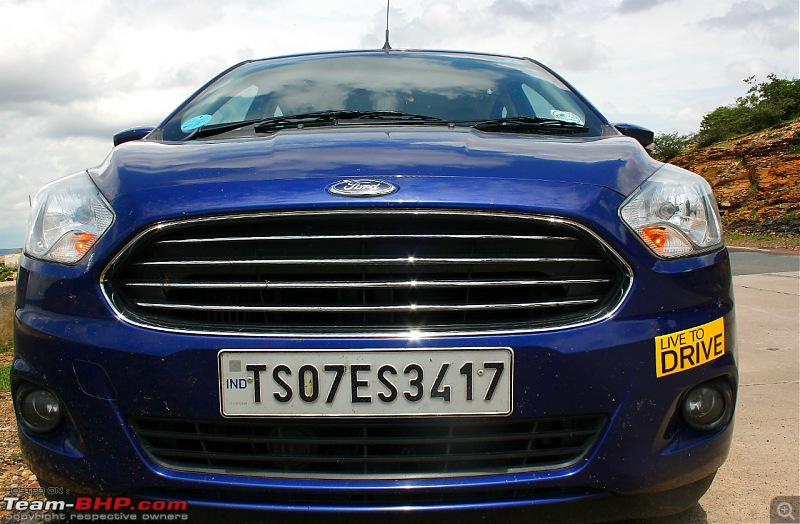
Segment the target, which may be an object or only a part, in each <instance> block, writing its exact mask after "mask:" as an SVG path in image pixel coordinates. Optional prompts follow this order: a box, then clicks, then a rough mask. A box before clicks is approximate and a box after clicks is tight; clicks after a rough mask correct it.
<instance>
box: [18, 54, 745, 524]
mask: <svg viewBox="0 0 800 524" xmlns="http://www.w3.org/2000/svg"><path fill="white" fill-rule="evenodd" d="M652 141H653V133H652V132H650V131H647V130H646V129H643V128H640V127H637V126H634V125H630V124H610V123H609V122H608V121H607V120H606V118H604V117H603V116H602V115H601V114H600V113H599V112H598V111H597V110H596V109H595V108H594V107H593V106H592V105H591V104H590V103H589V102H588V101H587V100H586V99H585V98H584V97H583V96H582V95H580V94H579V93H578V92H577V91H576V90H575V89H573V88H572V87H571V86H570V85H569V84H568V83H567V82H566V81H564V80H563V79H561V78H560V77H559V76H558V75H556V74H555V73H554V72H553V71H551V70H550V69H548V68H547V67H545V66H544V65H542V64H540V63H538V62H535V61H533V60H530V59H523V58H513V57H506V56H492V55H482V54H468V53H455V52H428V51H395V50H388V49H386V50H376V51H357V52H336V53H321V54H308V55H299V56H287V57H280V58H272V59H265V60H254V61H247V62H243V63H241V64H238V65H236V66H234V67H232V68H230V69H228V70H227V71H225V72H223V73H222V74H220V75H219V76H217V77H216V78H214V79H213V80H211V81H210V82H209V83H208V84H206V85H205V86H203V87H202V88H201V89H200V90H199V91H197V92H196V93H195V94H194V95H193V96H191V97H190V98H189V99H188V100H187V101H186V102H184V103H183V104H182V105H181V106H180V107H178V108H177V109H176V110H175V111H174V112H173V113H172V114H171V115H169V116H168V117H167V118H166V119H165V120H164V121H163V122H162V123H161V124H160V125H159V126H158V127H155V128H136V129H131V130H127V131H123V132H121V133H119V134H117V135H116V136H115V137H114V143H115V147H114V149H113V150H112V152H111V154H110V155H109V156H108V157H107V158H106V160H105V161H104V162H103V163H102V164H101V165H99V166H98V167H95V168H92V169H89V170H87V171H85V172H81V173H78V174H75V175H73V176H69V177H66V178H63V179H60V180H57V181H55V182H53V183H51V184H49V185H47V186H45V187H44V188H43V189H42V190H41V191H40V192H39V194H38V195H37V196H36V198H35V199H34V201H33V207H32V214H31V219H30V226H29V231H28V236H27V242H26V245H25V250H24V255H23V257H22V260H21V264H20V272H19V283H18V294H17V297H18V299H17V306H16V318H15V352H16V353H15V360H14V363H13V366H12V394H13V399H14V405H15V409H16V413H17V419H18V422H19V432H20V441H21V446H22V451H23V454H24V456H25V458H26V460H27V461H28V463H29V465H30V468H31V469H32V470H33V471H34V472H35V474H36V475H37V477H38V479H39V481H40V482H41V484H42V485H43V486H45V487H47V489H48V493H49V494H50V495H52V497H53V498H54V499H57V498H59V496H63V499H64V500H67V499H68V495H69V496H71V497H72V500H73V504H74V505H73V506H72V507H73V509H74V510H76V511H79V510H88V509H91V510H100V511H105V510H115V511H116V510H119V511H129V510H133V509H136V510H141V509H167V510H168V509H170V508H179V507H180V508H184V509H187V511H189V512H192V511H196V512H198V513H200V514H203V515H211V514H213V513H214V512H215V511H216V512H218V514H220V515H223V516H225V518H229V517H227V515H229V512H231V511H237V512H242V514H243V515H247V514H250V517H249V518H252V519H255V520H261V519H265V520H266V519H268V518H272V517H270V516H271V515H274V516H276V517H275V519H280V518H291V517H293V516H294V517H297V518H299V519H307V518H310V517H311V515H312V514H313V515H316V516H320V517H321V518H340V519H343V521H347V522H350V521H352V519H353V518H366V519H368V520H375V519H378V518H384V517H387V518H392V517H398V518H401V517H403V516H410V517H411V518H412V519H413V520H414V521H415V522H418V521H419V520H420V519H423V520H424V519H426V518H433V517H434V516H435V517H436V518H437V519H439V518H442V517H447V516H448V515H453V516H456V515H458V516H459V518H460V516H461V515H465V516H479V517H480V518H483V519H485V520H484V521H491V519H497V521H503V520H502V519H507V518H508V519H510V518H512V517H513V516H514V515H518V516H522V517H524V516H530V517H531V518H533V517H537V518H540V519H543V520H558V519H560V518H569V519H570V520H576V519H582V520H587V521H593V520H594V521H600V520H609V519H622V518H631V517H644V516H650V515H662V514H669V513H675V512H679V511H683V510H685V509H686V508H689V507H691V506H692V505H694V504H695V503H696V501H697V500H698V499H699V498H700V497H701V496H702V495H703V493H705V491H706V490H707V488H708V487H709V485H710V484H711V482H712V480H713V478H714V475H715V473H716V471H717V470H718V468H719V467H720V466H721V465H722V464H723V462H724V461H725V459H726V457H727V454H728V450H729V447H730V444H731V436H732V431H733V422H732V420H733V411H734V405H735V401H736V387H737V381H738V375H737V367H736V360H737V357H736V349H735V318H734V303H733V295H732V285H731V271H730V261H729V257H728V252H727V250H726V248H725V245H724V239H723V235H722V227H721V223H720V216H719V212H718V210H717V205H716V203H715V200H714V197H713V195H712V192H711V189H710V187H709V185H708V184H707V183H706V182H705V181H704V180H703V179H702V178H701V177H699V176H697V175H695V174H693V173H690V172H688V171H685V170H683V169H680V168H678V167H675V166H672V165H668V164H663V163H660V162H657V161H655V160H654V159H652V158H651V157H650V155H649V154H648V152H647V151H646V149H645V147H647V146H650V145H651V144H652ZM76 500H77V502H75V501H76ZM175 501H177V502H180V503H182V504H183V505H182V506H181V505H175V506H171V505H166V506H165V504H166V502H175ZM67 507H69V506H67ZM243 518H245V517H243ZM275 519H273V520H275ZM486 519H488V520H486Z"/></svg>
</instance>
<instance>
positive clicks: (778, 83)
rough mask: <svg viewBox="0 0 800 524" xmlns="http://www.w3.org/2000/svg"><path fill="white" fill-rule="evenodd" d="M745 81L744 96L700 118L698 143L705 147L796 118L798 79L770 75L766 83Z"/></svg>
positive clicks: (798, 113)
mask: <svg viewBox="0 0 800 524" xmlns="http://www.w3.org/2000/svg"><path fill="white" fill-rule="evenodd" d="M745 82H746V83H747V84H748V85H749V86H750V88H749V89H748V90H747V94H746V95H745V96H743V97H739V98H737V99H736V103H735V104H733V105H729V106H722V107H718V108H716V109H715V110H713V111H712V112H710V113H708V114H707V115H706V116H704V117H703V120H702V122H701V123H700V131H699V132H698V133H697V143H698V145H700V146H701V147H703V146H708V145H711V144H713V143H715V142H719V141H721V140H725V139H727V138H730V137H732V136H736V135H741V134H745V133H753V132H755V131H761V130H762V129H766V128H768V127H771V126H774V125H775V124H777V123H779V122H783V121H786V120H791V119H793V118H797V117H800V80H798V79H792V80H787V79H785V78H778V77H777V76H775V75H773V74H770V75H767V81H766V82H761V83H756V80H755V77H753V76H751V77H750V78H747V79H745Z"/></svg>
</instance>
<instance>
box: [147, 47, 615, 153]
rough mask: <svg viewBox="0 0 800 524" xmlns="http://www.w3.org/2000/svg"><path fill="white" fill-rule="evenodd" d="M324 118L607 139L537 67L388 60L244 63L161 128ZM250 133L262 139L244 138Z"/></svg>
mask: <svg viewBox="0 0 800 524" xmlns="http://www.w3.org/2000/svg"><path fill="white" fill-rule="evenodd" d="M323 111H352V112H375V111H387V112H389V111H391V112H398V113H406V114H411V115H422V116H427V117H432V118H435V119H440V120H443V121H446V122H453V123H473V124H474V123H477V122H482V121H487V120H494V119H506V118H517V117H530V118H537V119H548V120H555V121H559V122H564V123H567V124H577V125H580V126H586V128H587V130H586V133H585V134H586V135H594V136H596V135H600V134H601V131H602V121H601V120H600V118H599V117H598V116H597V115H596V114H595V113H594V112H593V111H592V110H591V108H589V107H588V106H587V105H586V104H585V103H584V102H583V101H582V100H581V99H580V98H579V97H578V96H577V95H576V94H575V93H573V92H572V91H571V90H569V89H568V88H567V87H566V86H565V85H564V84H563V83H562V82H560V81H559V80H558V79H557V78H555V77H554V76H553V75H551V74H550V73H548V72H547V71H546V70H544V69H542V68H540V67H538V66H537V65H536V64H534V63H532V62H530V61H527V60H520V59H513V58H499V57H480V56H473V55H456V54H430V53H405V52H393V53H382V52H381V53H363V54H358V53H354V54H331V55H313V56H302V57H292V58H282V59H272V60H263V61H257V62H250V63H246V64H244V65H242V66H240V67H238V68H236V69H234V70H232V71H231V72H229V73H227V74H226V75H224V76H222V77H220V78H218V79H217V80H216V81H214V82H213V83H212V84H210V85H209V86H207V87H206V88H205V89H204V90H203V91H201V92H200V93H199V94H198V95H196V96H195V97H194V98H193V99H191V100H190V101H188V103H186V104H184V106H183V107H182V108H181V109H180V110H179V111H177V112H176V113H175V114H174V115H173V116H172V117H171V118H169V119H168V120H167V121H166V122H165V123H164V124H163V125H162V126H161V129H160V131H161V138H162V139H164V140H183V139H185V138H187V137H189V136H190V135H192V134H194V133H196V132H197V130H198V129H201V128H209V127H213V126H216V125H220V124H230V123H236V122H258V121H262V120H267V119H272V118H276V117H290V116H294V115H305V114H309V113H318V112H323ZM373 123H374V122H373ZM406 123H407V124H410V125H414V124H415V123H416V122H415V121H414V120H408V121H407V122H406ZM365 125H366V122H365ZM242 132H246V133H250V134H252V133H255V132H256V129H254V128H253V127H250V128H249V129H248V130H245V131H243V130H238V131H237V133H238V134H237V136H241V133H242Z"/></svg>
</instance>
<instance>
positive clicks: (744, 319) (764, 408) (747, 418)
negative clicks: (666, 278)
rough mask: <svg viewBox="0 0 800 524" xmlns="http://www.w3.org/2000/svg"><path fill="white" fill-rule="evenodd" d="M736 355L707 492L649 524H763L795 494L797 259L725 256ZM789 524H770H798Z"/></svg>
mask: <svg viewBox="0 0 800 524" xmlns="http://www.w3.org/2000/svg"><path fill="white" fill-rule="evenodd" d="M731 267H732V269H733V274H734V278H733V282H734V288H735V291H734V292H735V299H736V318H737V334H738V351H739V379H740V384H739V398H738V401H737V406H736V419H735V430H734V439H733V446H732V448H731V453H730V456H729V457H728V461H727V462H726V463H725V465H723V467H722V468H721V469H720V470H719V473H718V474H717V478H716V479H715V481H714V484H712V485H711V489H709V491H708V493H706V495H705V496H704V497H703V498H702V499H700V502H699V504H697V505H696V506H695V507H694V508H692V509H690V510H689V511H687V512H685V513H683V514H680V515H676V516H672V517H665V518H662V519H655V520H650V521H647V522H648V523H651V524H656V523H658V524H666V523H676V524H689V523H691V524H697V523H729V522H730V523H739V522H764V523H766V522H770V515H771V511H770V508H771V506H775V508H777V504H776V503H774V502H773V499H774V497H778V496H794V497H797V496H798V495H800V443H798V434H800V256H798V255H796V254H795V255H789V254H781V253H775V252H767V251H758V250H744V249H731ZM798 506H800V504H798V503H797V502H796V501H795V502H794V508H793V510H794V511H793V513H792V515H793V516H794V518H793V519H792V518H790V519H781V518H775V517H776V516H775V511H774V509H773V512H772V516H773V520H772V521H773V522H798V517H799V516H800V515H798V512H799V511H800V507H798Z"/></svg>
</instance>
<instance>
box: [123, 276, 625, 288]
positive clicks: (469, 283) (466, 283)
mask: <svg viewBox="0 0 800 524" xmlns="http://www.w3.org/2000/svg"><path fill="white" fill-rule="evenodd" d="M609 282H610V279H608V278H584V279H562V280H555V279H554V280H459V281H453V280H421V281H414V280H408V281H403V282H397V281H374V282H264V283H261V282H199V283H191V282H190V283H186V282H183V283H173V282H125V283H124V284H123V285H124V286H128V287H153V288H167V289H168V288H172V289H323V288H332V289H339V288H341V289H362V288H421V287H497V286H553V285H570V284H607V283H609Z"/></svg>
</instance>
